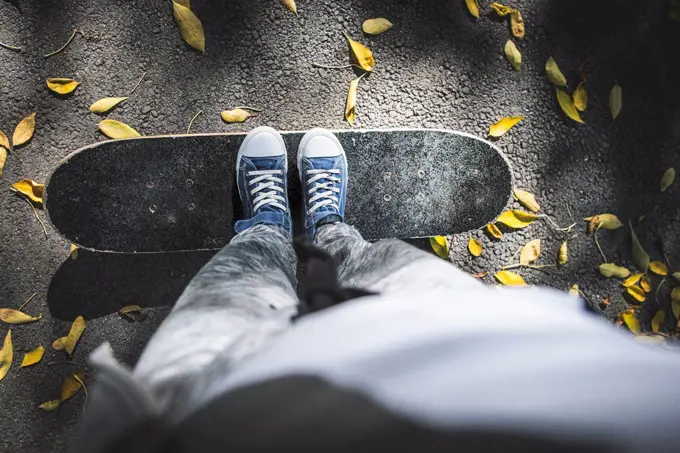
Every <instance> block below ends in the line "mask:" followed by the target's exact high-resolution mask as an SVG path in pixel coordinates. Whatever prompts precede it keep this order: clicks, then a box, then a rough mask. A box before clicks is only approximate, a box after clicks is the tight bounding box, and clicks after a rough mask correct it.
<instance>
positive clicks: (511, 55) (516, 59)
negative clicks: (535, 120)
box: [503, 39, 522, 129]
mask: <svg viewBox="0 0 680 453" xmlns="http://www.w3.org/2000/svg"><path fill="white" fill-rule="evenodd" d="M503 50H504V51H505V56H506V57H507V59H508V61H509V62H510V65H511V66H512V67H513V68H514V69H515V71H519V70H520V68H521V66H522V54H521V53H519V49H518V48H517V46H516V45H515V43H514V42H512V40H511V39H508V42H506V43H505V47H504V49H503ZM520 119H521V118H520ZM518 121H519V120H518ZM508 129H509V128H508Z"/></svg>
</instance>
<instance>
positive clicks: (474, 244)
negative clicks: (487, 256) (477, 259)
mask: <svg viewBox="0 0 680 453" xmlns="http://www.w3.org/2000/svg"><path fill="white" fill-rule="evenodd" d="M468 250H469V251H470V254H471V255H472V256H479V255H481V254H482V243H481V242H479V241H478V240H477V239H475V238H470V241H468Z"/></svg>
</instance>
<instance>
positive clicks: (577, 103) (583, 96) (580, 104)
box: [573, 82, 588, 112]
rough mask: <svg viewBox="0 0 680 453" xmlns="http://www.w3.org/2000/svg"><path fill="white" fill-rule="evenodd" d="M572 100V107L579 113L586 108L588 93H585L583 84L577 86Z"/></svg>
mask: <svg viewBox="0 0 680 453" xmlns="http://www.w3.org/2000/svg"><path fill="white" fill-rule="evenodd" d="M573 98H574V107H576V109H577V110H578V111H580V112H583V111H585V109H586V108H587V107H588V92H587V91H586V84H585V83H584V82H581V83H579V84H578V87H576V90H575V91H574V94H573Z"/></svg>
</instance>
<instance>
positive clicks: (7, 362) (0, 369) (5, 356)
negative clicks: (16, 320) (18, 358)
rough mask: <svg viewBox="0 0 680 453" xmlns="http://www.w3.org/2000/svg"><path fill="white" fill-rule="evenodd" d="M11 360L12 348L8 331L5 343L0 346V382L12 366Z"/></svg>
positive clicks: (10, 334)
mask: <svg viewBox="0 0 680 453" xmlns="http://www.w3.org/2000/svg"><path fill="white" fill-rule="evenodd" d="M13 359H14V348H13V347H12V331H11V330H8V331H7V335H6V336H5V341H4V343H3V344H2V349H0V381H2V380H3V379H4V378H5V376H7V373H8V372H9V369H10V367H11V366H12V360H13Z"/></svg>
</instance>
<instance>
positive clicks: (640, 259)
mask: <svg viewBox="0 0 680 453" xmlns="http://www.w3.org/2000/svg"><path fill="white" fill-rule="evenodd" d="M628 224H629V226H630V236H631V252H632V254H633V262H634V263H635V265H636V266H637V267H638V269H640V270H641V271H642V272H647V269H649V255H648V254H647V252H645V249H643V248H642V244H640V241H639V240H638V237H637V235H636V234H635V231H634V230H633V224H632V223H631V222H630V221H629V222H628Z"/></svg>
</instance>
